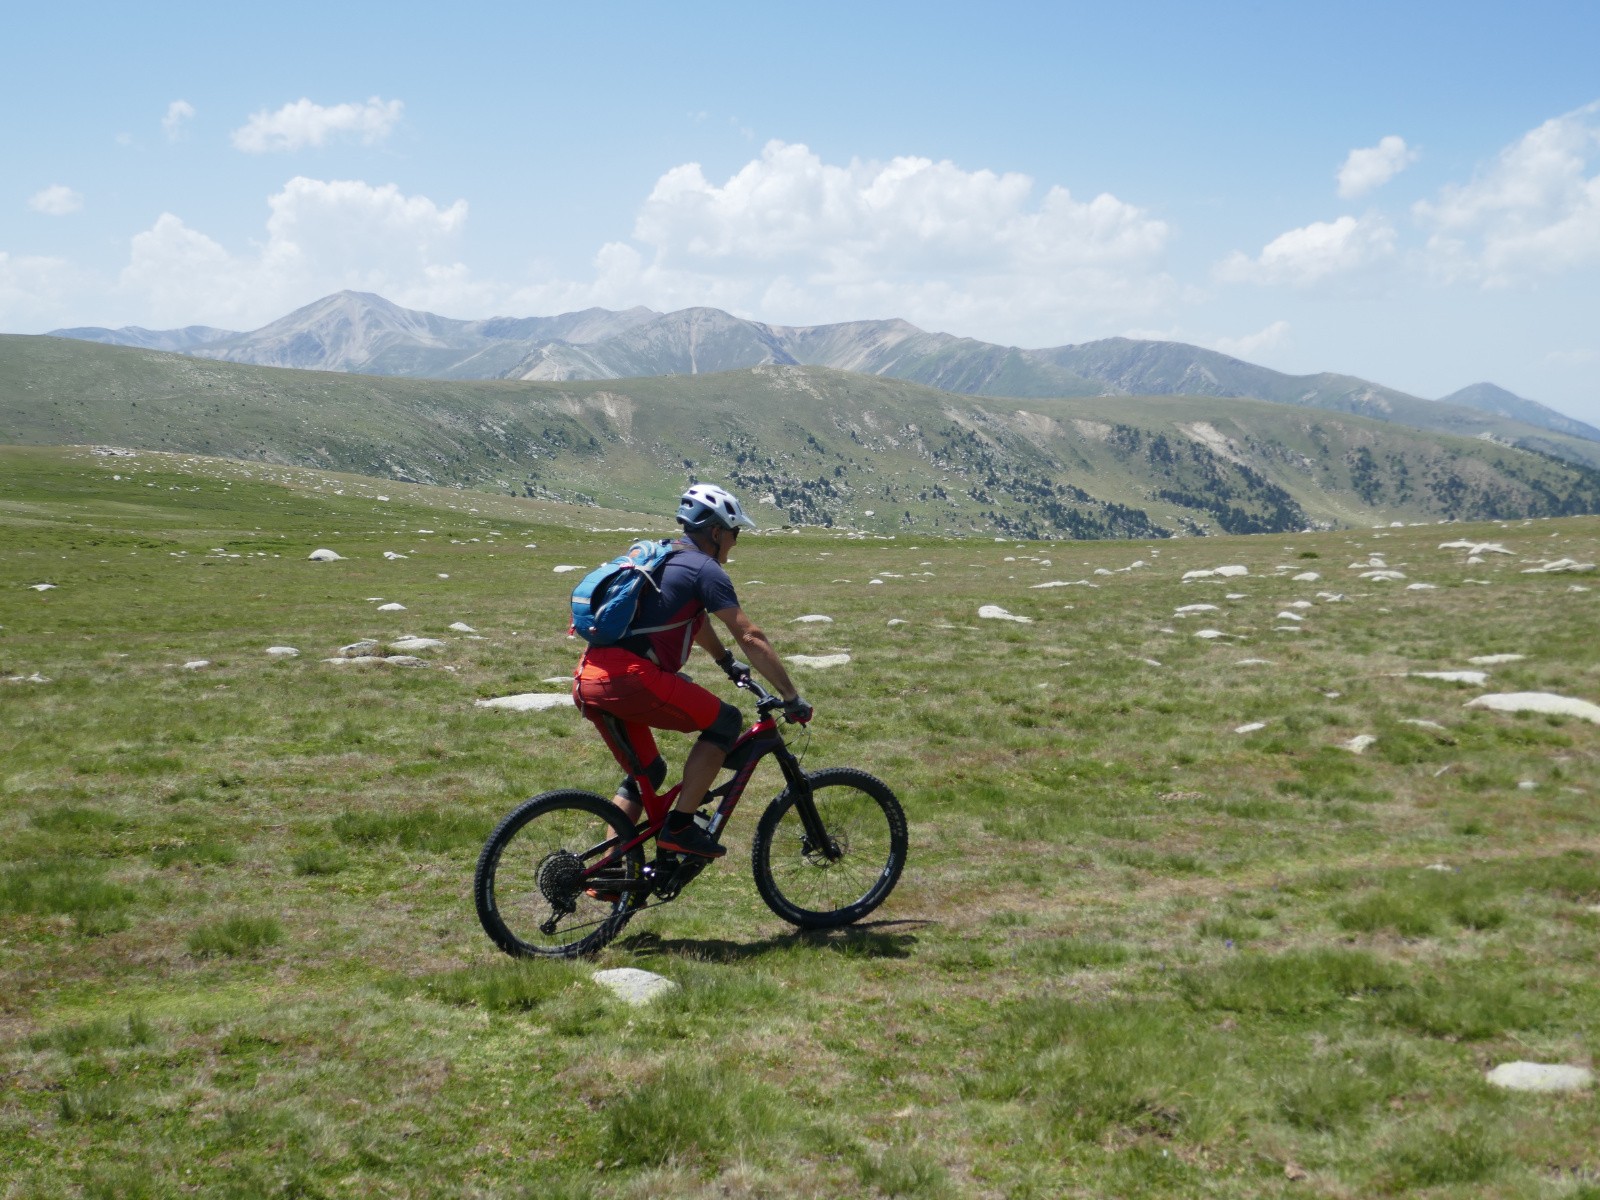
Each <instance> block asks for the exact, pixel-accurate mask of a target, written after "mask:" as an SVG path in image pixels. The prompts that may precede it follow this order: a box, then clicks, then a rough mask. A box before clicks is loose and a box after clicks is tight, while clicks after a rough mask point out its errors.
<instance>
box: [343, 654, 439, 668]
mask: <svg viewBox="0 0 1600 1200" xmlns="http://www.w3.org/2000/svg"><path fill="white" fill-rule="evenodd" d="M351 661H352V662H353V661H355V660H354V659H352V660H351ZM378 661H379V662H381V663H383V664H384V665H386V666H390V667H425V666H427V665H428V664H427V663H425V662H423V661H422V659H420V658H417V657H416V656H415V655H411V654H391V655H389V656H388V657H387V658H380V659H379V660H378Z"/></svg>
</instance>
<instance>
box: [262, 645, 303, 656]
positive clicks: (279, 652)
mask: <svg viewBox="0 0 1600 1200" xmlns="http://www.w3.org/2000/svg"><path fill="white" fill-rule="evenodd" d="M267 655H268V657H270V658H299V657H300V651H298V650H296V649H295V648H294V647H293V646H268V647H267Z"/></svg>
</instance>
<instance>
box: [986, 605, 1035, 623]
mask: <svg viewBox="0 0 1600 1200" xmlns="http://www.w3.org/2000/svg"><path fill="white" fill-rule="evenodd" d="M978 615H979V616H980V617H983V618H984V619H985V620H989V621H1015V622H1017V624H1019V625H1032V624H1033V618H1032V617H1019V616H1017V614H1016V613H1009V612H1007V611H1006V610H1005V609H1003V608H1001V607H1000V606H999V605H998V604H985V605H984V606H983V607H982V608H980V609H979V610H978Z"/></svg>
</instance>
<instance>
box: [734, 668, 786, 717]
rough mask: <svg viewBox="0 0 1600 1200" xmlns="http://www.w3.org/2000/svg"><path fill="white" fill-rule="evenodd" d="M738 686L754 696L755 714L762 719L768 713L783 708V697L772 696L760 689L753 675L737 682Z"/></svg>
mask: <svg viewBox="0 0 1600 1200" xmlns="http://www.w3.org/2000/svg"><path fill="white" fill-rule="evenodd" d="M738 686H740V687H742V688H743V689H744V690H745V691H747V692H750V693H752V694H753V695H754V696H755V698H756V712H758V713H760V714H761V715H762V716H763V717H764V716H766V715H767V714H768V713H772V712H776V711H777V710H778V709H780V708H782V707H783V697H782V696H774V695H773V694H772V693H771V692H769V691H767V689H766V688H764V687H762V686H761V685H760V684H759V683H757V682H756V680H755V677H754V676H753V675H746V676H745V677H744V678H743V679H741V680H740V681H739V685H738Z"/></svg>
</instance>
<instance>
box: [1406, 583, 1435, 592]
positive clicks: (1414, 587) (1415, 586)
mask: <svg viewBox="0 0 1600 1200" xmlns="http://www.w3.org/2000/svg"><path fill="white" fill-rule="evenodd" d="M1438 590H1439V585H1438V584H1436V583H1408V584H1406V591H1408V592H1436V591H1438Z"/></svg>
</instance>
